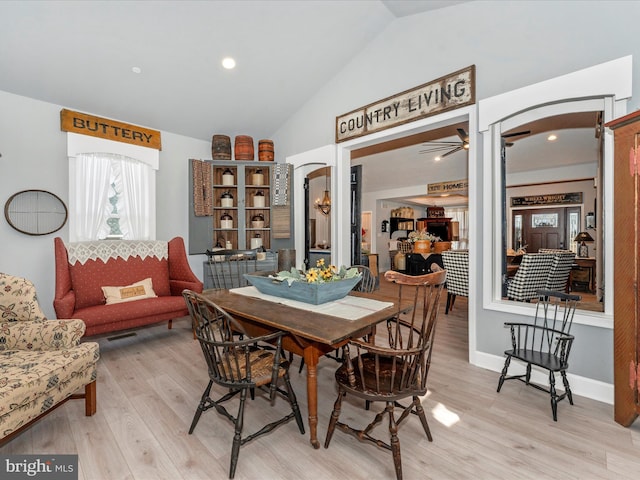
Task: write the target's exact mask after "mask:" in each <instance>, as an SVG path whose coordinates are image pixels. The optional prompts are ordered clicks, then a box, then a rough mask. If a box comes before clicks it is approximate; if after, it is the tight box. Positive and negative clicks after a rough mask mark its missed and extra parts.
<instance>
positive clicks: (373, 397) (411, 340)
mask: <svg viewBox="0 0 640 480" xmlns="http://www.w3.org/2000/svg"><path fill="white" fill-rule="evenodd" d="M385 278H386V279H387V280H389V281H391V282H395V283H396V284H397V285H398V313H397V314H396V315H395V316H394V317H393V318H391V319H389V320H387V325H386V327H387V332H386V333H387V334H386V335H382V334H379V335H376V336H375V337H374V338H373V340H372V342H373V343H369V342H367V341H365V340H360V339H352V340H350V341H349V343H348V344H347V345H346V346H345V347H344V353H345V362H344V364H343V365H342V366H341V367H339V368H338V370H337V371H336V373H335V378H336V382H337V385H338V397H337V399H336V401H335V404H334V406H333V411H332V413H331V419H330V421H329V427H328V429H327V437H326V440H325V444H324V446H325V448H328V447H329V443H330V442H331V438H332V436H333V433H334V430H335V428H336V427H338V429H340V430H342V431H344V432H347V433H349V434H351V435H353V436H355V437H356V438H357V439H358V440H360V441H363V442H368V443H371V444H373V445H375V446H378V447H381V448H384V449H386V450H389V451H391V452H392V456H393V463H394V469H395V476H396V478H397V479H398V480H400V479H402V461H401V456H400V439H399V438H398V427H399V426H400V424H401V423H402V422H404V421H405V420H407V419H408V418H412V417H413V416H412V415H411V413H414V414H416V415H417V416H418V418H419V419H420V422H421V424H422V428H423V429H424V432H425V434H426V436H427V439H428V440H429V441H430V442H431V441H433V438H432V436H431V431H430V430H429V425H428V423H427V418H426V415H425V412H424V409H423V407H422V403H421V399H420V397H421V396H424V395H425V394H426V393H427V376H428V373H429V368H430V365H431V352H432V348H433V339H434V335H435V330H436V322H437V320H438V312H439V305H440V295H441V293H442V288H443V286H444V282H445V279H446V272H445V271H444V270H442V271H439V272H435V273H429V274H426V275H419V276H409V275H404V274H402V273H399V272H396V271H392V270H389V271H387V272H385ZM408 300H410V301H411V303H412V306H413V308H411V309H410V310H409V311H407V309H406V308H405V307H406V306H407V303H408ZM383 339H384V340H383ZM346 395H353V396H355V397H358V398H361V399H363V400H365V402H366V403H367V404H368V403H370V402H384V404H385V408H384V410H383V411H381V412H380V413H378V414H377V415H376V417H375V418H374V420H373V421H372V422H371V423H370V424H369V425H368V426H366V427H364V428H362V429H358V428H354V427H352V426H350V425H347V424H346V423H342V422H340V421H339V419H340V415H341V413H342V405H343V403H342V400H343V398H344V397H345V396H346ZM404 399H410V403H409V404H408V405H407V406H404V405H401V404H400V403H399V402H400V401H402V400H404ZM348 405H353V404H351V403H348ZM396 408H400V409H401V410H402V411H401V413H400V415H399V416H396V415H395V409H396ZM385 415H387V416H388V419H389V441H388V442H386V441H384V440H382V439H380V438H376V437H374V436H373V435H372V431H373V429H374V428H375V427H376V426H377V425H378V424H380V423H381V422H382V421H383V419H384V417H385ZM345 416H347V418H349V419H350V420H351V419H352V416H351V415H345ZM420 455H423V454H422V453H420ZM382 475H383V476H385V477H389V476H390V475H389V474H384V473H383V474H382Z"/></svg>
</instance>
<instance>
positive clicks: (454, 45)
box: [273, 1, 640, 383]
mask: <svg viewBox="0 0 640 480" xmlns="http://www.w3.org/2000/svg"><path fill="white" fill-rule="evenodd" d="M639 15H640V2H579V1H571V2H558V1H553V2H544V1H535V2H532V1H518V2H504V1H499V2H485V1H474V2H471V3H465V4H462V5H456V6H453V7H448V8H446V9H442V10H438V11H437V12H435V14H422V15H414V16H411V17H405V18H401V19H398V20H396V21H395V22H394V23H392V24H391V25H390V26H389V27H388V28H387V29H386V30H384V31H383V32H381V34H380V35H379V36H378V37H377V38H376V39H375V40H374V41H373V42H371V44H370V45H369V46H368V48H367V49H365V50H364V51H363V52H362V53H361V54H360V55H358V56H357V57H356V58H354V59H353V61H352V62H350V63H349V64H348V65H346V66H345V68H344V69H343V70H342V71H341V72H340V73H339V74H338V75H336V77H335V78H334V79H333V80H332V81H331V82H329V83H328V84H327V85H325V87H324V88H323V89H321V90H320V91H319V92H318V93H317V95H316V96H314V97H313V98H311V99H310V100H309V101H308V102H307V104H306V105H304V107H303V108H302V109H300V111H299V112H297V114H296V115H294V116H293V117H291V118H290V119H289V121H288V122H287V123H286V124H285V125H284V126H283V127H282V128H281V129H280V130H279V131H278V132H277V133H276V135H274V136H273V138H274V140H275V141H276V142H277V143H278V145H279V149H280V151H281V152H283V155H284V156H288V155H291V154H295V153H300V152H302V151H306V150H310V149H312V148H317V147H319V146H322V145H326V144H330V143H333V141H334V128H335V117H336V116H339V115H341V114H343V113H345V112H348V111H351V110H353V109H355V108H358V107H360V106H363V105H366V104H368V103H371V102H373V101H376V100H378V99H381V98H385V97H387V96H389V95H393V94H395V93H398V92H401V91H403V90H406V89H408V88H412V87H414V86H417V85H420V84H423V83H425V82H428V81H430V80H432V79H435V78H438V77H440V76H442V75H445V74H447V73H450V72H453V71H456V70H459V69H461V68H464V67H466V66H468V65H472V64H475V65H476V91H477V96H476V101H478V100H480V99H483V98H487V97H490V96H493V95H496V94H499V93H503V92H507V91H511V90H514V89H517V88H519V87H523V86H527V85H530V84H533V83H536V82H539V81H542V80H546V79H550V78H553V77H557V76H560V75H564V74H567V73H571V72H574V71H577V70H580V69H583V68H587V67H590V66H593V65H597V64H600V63H603V62H606V61H610V60H613V59H616V58H620V57H623V56H626V55H629V54H635V55H634V56H635V60H636V61H635V63H634V73H633V86H634V92H636V94H635V96H634V97H633V98H632V99H631V101H630V103H629V107H628V110H629V111H633V110H636V109H638V106H639V104H640V71H639V69H640V67H639V65H640V64H639V63H638V61H639V59H640V42H637V41H635V40H634V38H633V37H634V35H633V34H632V33H630V32H634V31H636V30H637V28H636V23H637V18H638V16H639ZM434 17H435V18H436V21H433V18H434ZM481 152H482V150H480V154H479V156H478V162H479V164H480V168H482V165H483V163H484V160H483V158H482V154H481ZM470 201H476V202H478V203H479V204H480V203H481V201H482V190H481V186H480V189H479V191H478V198H476V199H470ZM345 208H346V207H345ZM478 211H482V208H481V207H480V208H479V210H478ZM480 225H482V222H480ZM475 238H476V239H479V241H481V239H482V232H477V235H476V237H475ZM476 251H477V252H482V245H478V249H477V250H476ZM481 262H482V260H481ZM479 267H480V268H479V269H478V270H477V272H476V275H477V278H476V284H477V285H478V286H479V287H480V289H482V288H483V285H482V279H481V275H482V271H483V264H482V263H480V265H479ZM482 294H483V292H482V290H480V291H479V292H478V294H477V295H476V297H475V298H476V300H477V302H476V304H475V305H470V306H469V308H470V309H474V310H475V311H476V315H477V332H478V335H477V350H478V351H479V352H485V353H488V354H493V355H499V356H501V355H502V351H503V350H504V347H505V342H506V332H505V331H504V328H503V327H502V323H503V322H504V321H505V320H507V319H508V318H511V319H512V318H513V316H508V315H504V314H499V313H497V312H493V311H485V310H483V308H482ZM575 333H576V334H578V335H579V340H578V341H577V342H576V345H575V346H574V351H573V353H572V363H571V364H572V368H571V371H572V373H575V374H577V375H581V376H584V377H587V378H591V379H594V380H599V381H602V382H605V383H612V382H613V347H612V331H611V330H608V329H602V328H596V327H588V326H582V325H580V326H577V327H576V329H575Z"/></svg>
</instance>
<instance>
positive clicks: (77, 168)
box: [68, 133, 158, 241]
mask: <svg viewBox="0 0 640 480" xmlns="http://www.w3.org/2000/svg"><path fill="white" fill-rule="evenodd" d="M68 135H69V141H68V143H69V145H68V152H69V239H70V241H90V240H103V239H111V238H122V239H126V240H153V239H154V238H155V172H154V170H155V169H157V164H158V153H157V150H152V149H148V148H143V147H137V146H133V145H127V144H122V143H119V142H113V141H110V140H104V139H99V138H93V137H87V136H84V135H77V134H72V133H70V134H68ZM72 136H73V137H72Z"/></svg>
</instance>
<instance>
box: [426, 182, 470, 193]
mask: <svg viewBox="0 0 640 480" xmlns="http://www.w3.org/2000/svg"><path fill="white" fill-rule="evenodd" d="M467 190H469V180H467V179H464V180H454V181H452V182H440V183H429V184H427V195H443V194H448V193H460V192H467Z"/></svg>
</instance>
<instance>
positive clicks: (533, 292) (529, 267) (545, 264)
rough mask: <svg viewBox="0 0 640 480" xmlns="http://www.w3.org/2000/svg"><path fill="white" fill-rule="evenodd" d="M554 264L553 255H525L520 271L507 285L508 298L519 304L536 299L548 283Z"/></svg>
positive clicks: (519, 267)
mask: <svg viewBox="0 0 640 480" xmlns="http://www.w3.org/2000/svg"><path fill="white" fill-rule="evenodd" d="M552 264H553V254H552V253H525V254H524V255H523V256H522V262H521V263H520V266H518V271H517V272H516V274H515V275H514V276H513V278H512V279H510V281H509V282H508V284H507V298H508V299H509V300H517V301H519V302H530V301H531V300H532V299H534V298H536V297H537V296H538V293H537V292H538V290H540V289H542V288H544V286H545V284H546V282H547V278H548V276H549V271H550V270H551V265H552Z"/></svg>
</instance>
